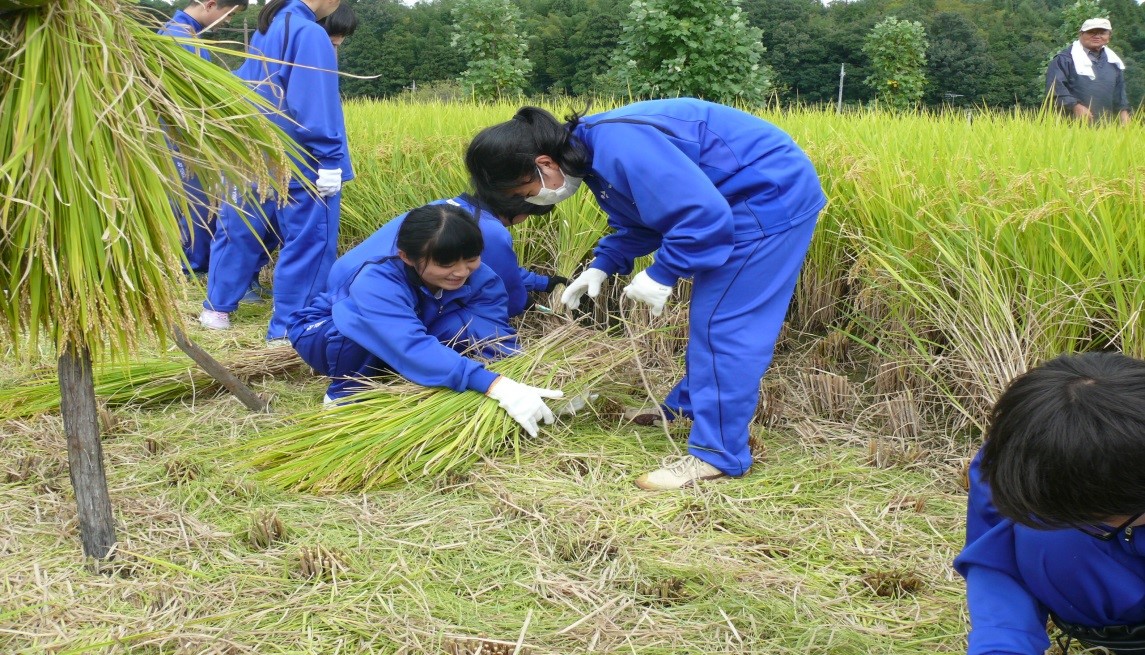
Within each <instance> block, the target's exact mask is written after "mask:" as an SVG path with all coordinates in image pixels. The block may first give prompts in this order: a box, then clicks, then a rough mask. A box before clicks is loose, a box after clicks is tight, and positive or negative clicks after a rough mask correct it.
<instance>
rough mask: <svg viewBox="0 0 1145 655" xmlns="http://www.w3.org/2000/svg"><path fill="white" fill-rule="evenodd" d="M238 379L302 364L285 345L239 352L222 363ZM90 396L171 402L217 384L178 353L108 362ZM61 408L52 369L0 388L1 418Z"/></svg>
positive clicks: (140, 402) (115, 402) (100, 368)
mask: <svg viewBox="0 0 1145 655" xmlns="http://www.w3.org/2000/svg"><path fill="white" fill-rule="evenodd" d="M225 366H226V367H227V369H228V370H229V371H230V372H232V373H234V374H235V375H236V376H237V377H238V378H239V379H243V380H246V379H250V378H256V377H265V376H275V375H281V374H284V373H289V372H292V371H296V370H300V369H301V368H303V366H304V363H303V361H302V360H301V359H299V357H298V355H297V354H295V352H294V350H292V349H290V348H274V349H267V350H257V351H250V352H244V353H240V354H238V355H237V356H235V357H233V358H231V359H230V360H229V361H227V362H226V364H225ZM94 379H95V395H96V397H97V398H99V399H100V400H101V401H103V402H104V403H106V404H108V405H112V406H115V405H128V404H132V405H140V406H142V405H151V404H161V403H171V402H175V401H178V400H181V399H183V398H186V397H187V396H199V395H204V394H210V393H215V392H217V391H218V390H219V389H220V388H221V386H222V385H221V384H220V383H219V382H218V381H217V380H215V379H214V378H212V377H211V376H210V375H208V374H207V373H206V372H204V371H203V370H202V369H200V368H199V367H197V366H196V365H195V363H194V362H192V361H191V360H190V359H188V358H187V357H186V356H184V355H182V354H176V355H172V356H169V357H159V358H153V359H146V360H141V361H128V362H120V361H112V362H108V363H105V364H102V365H97V366H96V367H95V371H94ZM59 409H60V384H59V380H58V379H57V378H56V375H55V371H43V372H42V373H41V374H38V375H36V376H34V377H32V378H30V379H28V380H24V381H22V382H20V383H18V384H15V385H12V386H8V387H4V388H0V420H9V419H15V418H24V417H28V416H36V415H39V414H44V413H47V412H55V411H58V410H59Z"/></svg>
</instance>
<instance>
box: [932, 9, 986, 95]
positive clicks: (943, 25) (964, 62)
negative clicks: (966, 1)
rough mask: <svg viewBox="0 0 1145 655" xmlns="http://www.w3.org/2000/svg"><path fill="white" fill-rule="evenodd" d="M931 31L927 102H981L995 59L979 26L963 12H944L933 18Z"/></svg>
mask: <svg viewBox="0 0 1145 655" xmlns="http://www.w3.org/2000/svg"><path fill="white" fill-rule="evenodd" d="M927 32H928V33H929V34H931V35H932V36H931V38H930V46H929V48H927V51H926V77H927V80H928V82H929V83H928V84H927V87H926V95H925V96H924V97H925V100H926V103H927V104H929V105H940V104H943V103H952V104H956V105H961V104H978V103H981V102H982V98H983V96H984V95H985V92H986V82H987V81H988V80H989V78H990V76H991V75H993V74H994V59H993V57H991V56H990V53H989V51H988V44H987V43H986V39H985V38H984V37H983V36H982V34H981V32H980V30H979V29H978V28H977V26H975V25H974V23H972V22H971V21H970V19H968V18H966V17H965V16H963V15H962V14H960V13H955V12H942V13H939V14H936V15H934V16H933V17H932V18H931V20H930V23H929V24H928V29H927Z"/></svg>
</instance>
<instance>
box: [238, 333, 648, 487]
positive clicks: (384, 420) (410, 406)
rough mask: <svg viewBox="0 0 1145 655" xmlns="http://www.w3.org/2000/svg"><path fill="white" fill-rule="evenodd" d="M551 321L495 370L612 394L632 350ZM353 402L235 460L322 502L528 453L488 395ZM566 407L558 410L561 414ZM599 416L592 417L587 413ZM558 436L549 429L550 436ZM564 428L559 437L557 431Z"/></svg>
mask: <svg viewBox="0 0 1145 655" xmlns="http://www.w3.org/2000/svg"><path fill="white" fill-rule="evenodd" d="M558 321H559V319H556V318H553V319H551V322H552V325H550V326H548V329H546V330H545V332H544V334H543V335H538V336H536V337H534V338H527V337H523V338H522V346H523V347H524V352H523V353H522V354H520V355H516V356H513V357H508V358H505V359H502V360H499V361H496V362H492V363H491V364H489V366H488V367H489V369H490V370H493V371H496V372H498V373H501V374H503V375H506V376H508V377H510V378H512V379H514V380H518V381H521V382H524V383H526V384H531V385H534V386H541V387H547V388H558V389H562V390H563V391H564V392H565V402H567V401H568V400H571V399H573V398H577V397H578V396H579V397H584V395H585V394H598V395H599V394H607V393H608V391H609V390H610V388H612V387H613V386H615V384H616V383H615V381H614V374H616V373H618V372H622V371H624V369H625V368H626V367H627V366H629V365H630V363H631V361H632V353H633V351H632V349H631V348H629V347H628V345H627V344H625V343H624V342H620V341H615V340H612V339H610V338H609V337H607V336H606V335H604V334H603V333H600V332H595V331H592V330H588V329H585V328H582V327H580V326H577V325H575V324H571V323H563V322H560V323H558ZM353 399H354V401H356V402H351V403H347V404H343V405H339V406H335V407H331V408H328V409H314V410H312V411H309V412H303V413H301V414H298V415H295V416H293V417H291V419H290V420H289V422H288V423H287V424H286V425H284V426H282V427H281V428H278V429H275V430H271V431H270V432H268V433H266V434H263V435H260V436H259V437H257V438H254V439H252V440H250V441H247V442H245V443H243V444H240V445H239V446H238V447H237V448H236V452H233V453H231V454H232V455H233V456H234V457H235V458H236V459H238V460H239V461H245V462H247V463H249V464H251V465H252V466H255V467H257V468H259V469H261V470H260V472H259V474H258V476H259V477H261V478H262V479H264V480H266V481H268V482H270V483H272V484H274V485H276V486H279V487H282V488H285V489H291V490H295V491H309V492H317V493H333V492H344V491H363V490H371V489H379V488H383V487H387V486H391V485H394V484H398V483H401V482H403V481H408V480H410V479H413V478H417V477H420V476H428V477H433V476H440V475H444V474H446V473H450V472H456V471H459V470H463V469H464V468H465V467H467V466H468V465H470V464H472V463H473V462H474V461H476V460H477V459H478V458H479V457H481V456H484V455H493V454H496V453H498V452H501V451H502V450H503V449H504V448H506V447H510V448H512V449H513V450H514V451H519V449H520V445H521V442H520V430H519V426H518V425H517V423H516V422H515V421H513V419H511V418H510V417H509V415H508V414H506V413H505V412H504V411H502V410H501V408H500V407H498V405H497V403H496V402H495V401H493V400H490V399H488V398H486V397H485V396H483V395H481V394H478V393H474V392H464V393H456V392H454V391H451V390H449V389H442V388H438V387H422V386H419V385H415V384H411V383H408V382H404V381H395V382H379V383H378V384H377V385H376V386H374V387H373V388H371V389H369V390H367V391H363V392H361V393H358V394H355V395H354V396H353ZM561 405H562V401H560V400H556V401H551V402H550V407H553V408H554V409H557V408H559V407H560V406H561ZM588 411H591V410H588ZM548 429H551V428H546V431H547V430H548ZM556 429H560V427H559V426H558V427H557V428H556Z"/></svg>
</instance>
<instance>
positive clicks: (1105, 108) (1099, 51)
mask: <svg viewBox="0 0 1145 655" xmlns="http://www.w3.org/2000/svg"><path fill="white" fill-rule="evenodd" d="M1112 31H1113V28H1112V26H1111V25H1110V24H1109V19H1108V18H1090V19H1089V20H1087V21H1085V22H1084V23H1082V24H1081V29H1079V30H1078V34H1077V40H1076V41H1074V42H1073V44H1072V45H1070V47H1068V48H1066V49H1065V50H1062V51H1061V52H1059V53H1058V54H1057V56H1055V57H1054V58H1053V61H1051V62H1050V67H1049V70H1047V71H1046V93H1051V94H1053V99H1054V104H1055V105H1057V106H1058V107H1061V108H1062V109H1063V110H1064V111H1067V112H1071V113H1073V115H1074V116H1077V117H1078V118H1080V119H1082V120H1085V121H1087V122H1097V121H1100V120H1102V119H1108V118H1112V117H1113V115H1114V114H1116V115H1118V116H1119V117H1120V118H1121V123H1122V124H1123V125H1124V124H1126V123H1128V122H1129V98H1128V96H1126V94H1125V74H1124V71H1125V64H1124V63H1123V62H1122V61H1121V58H1120V57H1118V56H1117V55H1116V54H1115V53H1114V52H1113V51H1112V50H1110V49H1109V48H1107V47H1105V44H1107V43H1109V35H1110V34H1111V33H1112Z"/></svg>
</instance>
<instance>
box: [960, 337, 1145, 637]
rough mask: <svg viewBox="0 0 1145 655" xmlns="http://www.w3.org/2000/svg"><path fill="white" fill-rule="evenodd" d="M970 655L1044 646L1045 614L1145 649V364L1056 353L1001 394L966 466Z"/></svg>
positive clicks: (1072, 629) (964, 564)
mask: <svg viewBox="0 0 1145 655" xmlns="http://www.w3.org/2000/svg"><path fill="white" fill-rule="evenodd" d="M970 481H971V486H970V501H969V508H968V511H967V525H966V547H965V548H964V549H963V551H962V553H961V554H960V555H959V556H958V558H957V559H956V560H955V568H956V569H957V570H958V572H959V573H961V574H962V575H963V576H964V577H965V578H966V589H967V600H968V604H969V608H970V621H971V624H972V629H971V632H970V639H969V642H970V644H969V646H970V647H969V653H971V655H975V654H979V653H983V654H984V653H1023V654H1025V653H1028V654H1030V655H1034V654H1038V655H1040V654H1041V653H1043V652H1045V650H1046V648H1047V647H1048V646H1049V638H1048V637H1047V634H1046V617H1047V615H1048V616H1050V617H1051V618H1053V621H1054V623H1055V624H1056V625H1057V626H1058V627H1059V628H1060V629H1061V630H1062V631H1063V632H1064V633H1065V634H1066V635H1067V636H1068V638H1075V639H1077V640H1078V641H1080V642H1082V643H1083V644H1086V645H1087V646H1105V647H1107V648H1108V649H1109V650H1110V651H1111V652H1114V653H1142V652H1145V539H1143V538H1141V537H1139V536H1138V535H1137V532H1140V531H1142V526H1145V362H1142V361H1139V360H1136V359H1132V358H1129V357H1126V356H1124V355H1119V354H1114V353H1090V354H1084V355H1072V356H1063V357H1059V358H1057V359H1055V360H1053V361H1050V362H1048V363H1045V364H1043V365H1042V366H1039V367H1038V368H1035V369H1033V370H1031V371H1029V372H1027V373H1026V374H1024V375H1022V376H1020V377H1018V378H1017V379H1015V380H1014V381H1013V382H1012V383H1011V384H1010V387H1009V388H1008V389H1007V390H1006V392H1005V393H1004V394H1003V395H1002V397H1001V399H999V400H998V403H997V405H995V406H994V410H993V413H992V416H991V421H990V428H989V431H988V433H987V440H986V443H985V445H984V446H983V447H982V450H981V451H980V452H979V453H978V456H977V457H976V458H975V459H974V462H973V464H972V465H971V468H970Z"/></svg>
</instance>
